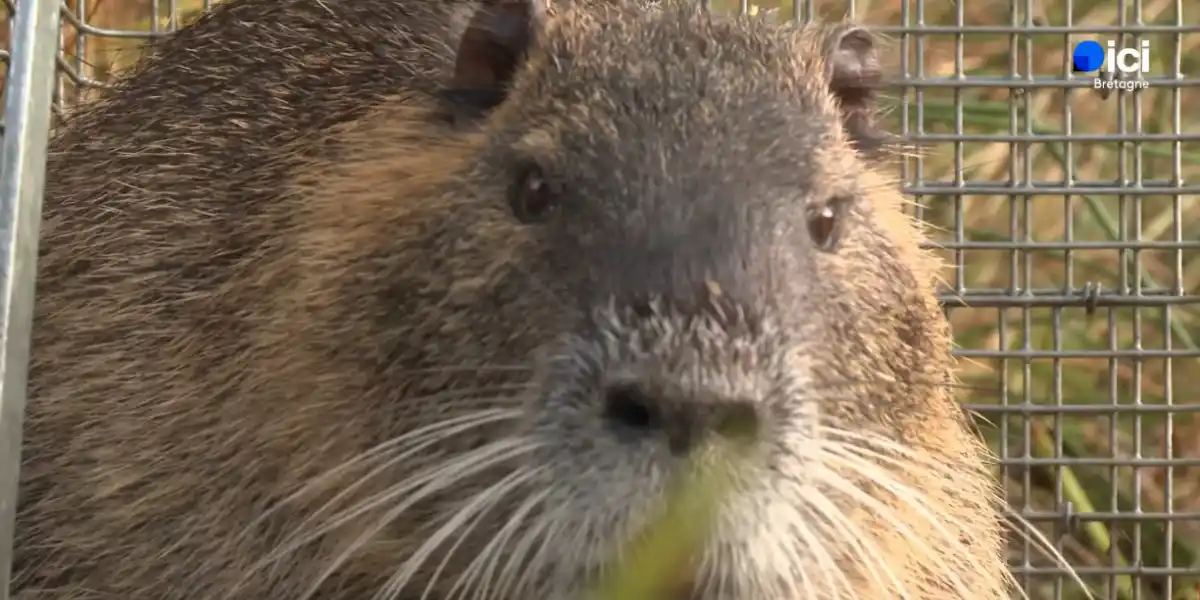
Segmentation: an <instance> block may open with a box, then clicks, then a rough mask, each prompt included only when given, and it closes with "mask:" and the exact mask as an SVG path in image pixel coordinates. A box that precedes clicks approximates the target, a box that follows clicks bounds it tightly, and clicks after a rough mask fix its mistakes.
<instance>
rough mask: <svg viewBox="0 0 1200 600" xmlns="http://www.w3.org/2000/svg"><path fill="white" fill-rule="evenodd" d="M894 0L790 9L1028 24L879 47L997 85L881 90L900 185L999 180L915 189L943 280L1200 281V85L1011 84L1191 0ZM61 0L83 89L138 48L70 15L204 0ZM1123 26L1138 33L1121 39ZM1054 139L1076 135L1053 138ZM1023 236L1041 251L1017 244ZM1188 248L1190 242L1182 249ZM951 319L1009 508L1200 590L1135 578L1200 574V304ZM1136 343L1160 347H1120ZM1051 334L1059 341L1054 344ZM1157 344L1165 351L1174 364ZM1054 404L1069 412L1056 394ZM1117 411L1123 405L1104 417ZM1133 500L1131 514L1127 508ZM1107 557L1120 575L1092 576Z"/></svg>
mask: <svg viewBox="0 0 1200 600" xmlns="http://www.w3.org/2000/svg"><path fill="white" fill-rule="evenodd" d="M6 1H7V2H12V0H6ZM892 1H893V0H862V1H859V2H856V3H855V4H854V5H853V10H851V9H850V6H851V5H850V0H823V1H820V2H809V1H807V0H802V1H801V3H800V4H801V7H802V14H804V15H813V16H815V17H816V18H818V19H823V20H832V19H841V18H845V17H852V18H854V19H855V20H858V21H861V22H865V23H869V24H877V25H885V26H901V25H905V26H911V27H915V26H917V25H918V24H924V25H928V26H942V27H944V26H953V25H955V24H959V25H966V26H968V27H982V26H1017V27H1027V28H1028V33H1015V34H1014V33H1011V32H1010V31H1004V32H1000V33H986V32H985V33H976V32H972V33H969V34H966V35H961V34H955V33H953V32H952V31H949V32H944V31H938V32H936V33H914V34H910V35H909V36H908V37H907V40H904V39H903V37H904V36H902V35H900V34H896V35H893V36H891V39H890V44H891V48H890V49H889V52H888V53H887V57H888V60H889V61H892V62H893V64H891V65H890V67H891V72H892V73H894V74H895V76H896V77H898V78H901V79H908V80H911V79H916V78H932V79H937V80H946V79H954V78H961V79H964V80H966V81H968V82H971V81H988V82H992V83H989V84H986V85H978V86H967V87H962V88H959V89H956V88H955V87H953V86H936V87H928V88H922V89H920V90H917V89H914V88H913V87H912V86H910V87H908V88H907V89H906V88H905V87H903V86H898V87H895V88H894V89H893V90H892V91H891V93H890V95H889V98H888V105H889V114H888V119H890V120H891V122H892V124H893V125H894V130H895V131H898V132H904V133H907V134H909V135H914V134H915V135H917V136H919V137H924V138H926V141H924V142H923V144H924V150H923V152H922V153H921V155H920V156H919V157H909V158H906V159H904V161H903V165H902V168H901V173H902V175H903V177H904V180H905V183H906V184H908V185H909V186H929V185H930V184H956V183H959V184H962V183H965V184H967V185H968V186H970V185H977V184H985V183H986V184H991V185H990V187H991V188H993V189H991V190H988V193H980V194H971V195H963V196H955V195H950V194H944V195H921V196H916V197H915V200H916V207H917V208H916V209H915V210H916V212H917V213H918V216H920V217H921V218H923V219H925V220H926V221H928V222H929V223H930V224H931V225H933V226H934V227H935V233H936V237H937V239H938V241H939V242H942V243H943V244H944V245H947V246H953V245H956V243H959V242H963V241H970V242H975V243H979V242H982V243H983V244H975V245H974V246H972V247H971V248H968V249H962V248H961V247H959V248H949V249H944V250H942V251H941V252H942V253H943V254H944V255H945V257H946V259H947V261H948V264H949V265H950V266H951V268H950V269H948V271H947V274H946V278H947V282H948V284H949V286H950V287H951V288H956V289H957V290H958V292H960V293H961V292H964V291H965V292H968V294H969V293H970V292H972V291H975V292H978V291H980V290H984V291H988V290H990V291H992V292H993V293H994V294H996V295H1001V296H1015V297H1020V296H1022V295H1027V294H1029V293H1032V292H1034V291H1050V292H1056V293H1057V294H1059V295H1063V294H1075V293H1078V292H1080V291H1082V290H1084V289H1085V288H1088V287H1094V286H1096V285H1099V286H1101V287H1100V289H1102V290H1115V291H1116V292H1122V293H1125V294H1129V295H1139V294H1145V295H1150V294H1152V293H1153V290H1165V293H1168V294H1170V293H1174V294H1176V295H1178V294H1180V293H1181V292H1182V293H1183V294H1191V295H1195V294H1197V293H1198V292H1197V291H1198V290H1200V260H1197V255H1198V253H1197V251H1196V250H1195V247H1196V244H1197V242H1198V241H1200V202H1197V200H1196V198H1195V197H1194V196H1190V195H1173V194H1172V193H1171V192H1170V189H1169V188H1170V187H1177V186H1181V185H1184V184H1185V182H1188V181H1192V182H1195V181H1197V180H1198V179H1200V177H1198V175H1200V145H1198V144H1196V143H1195V141H1194V139H1190V140H1188V141H1186V142H1183V141H1179V140H1175V141H1172V140H1170V139H1169V134H1171V133H1173V132H1174V133H1176V134H1183V135H1184V136H1192V137H1193V138H1194V137H1195V136H1196V134H1197V133H1200V127H1197V123H1200V89H1197V88H1196V87H1179V88H1175V87H1170V86H1160V87H1158V88H1154V87H1152V88H1150V89H1148V90H1145V91H1142V92H1139V93H1137V94H1122V93H1115V92H1114V93H1113V94H1111V95H1107V96H1105V95H1102V94H1101V93H1100V92H1098V91H1096V90H1091V89H1075V90H1073V91H1071V92H1069V93H1068V92H1066V91H1064V90H1062V89H1056V88H1053V87H1037V86H1033V85H1025V86H1021V84H1020V83H1019V82H1017V81H1015V80H1023V79H1026V78H1037V79H1045V78H1055V77H1058V78H1063V77H1065V76H1066V72H1067V64H1068V60H1069V58H1068V57H1069V55H1070V49H1071V48H1072V47H1073V45H1074V43H1076V42H1078V41H1081V40H1084V39H1096V40H1099V41H1102V42H1103V41H1104V40H1106V39H1112V38H1113V37H1116V36H1115V35H1112V34H1104V35H1092V34H1071V35H1069V36H1068V35H1067V34H1065V33H1064V32H1062V31H1061V30H1057V31H1047V32H1039V29H1043V30H1053V28H1055V27H1062V26H1064V25H1075V26H1079V27H1088V26H1102V25H1119V24H1126V23H1144V24H1149V25H1178V24H1185V23H1186V24H1191V25H1193V26H1195V25H1196V24H1197V23H1198V22H1200V7H1195V9H1194V11H1193V12H1192V13H1190V14H1187V15H1181V14H1179V12H1178V11H1180V10H1182V3H1181V2H1179V1H1176V0H1141V1H1130V2H1112V1H1110V0H1105V1H1100V0H1074V1H1072V0H1046V1H1039V2H1034V1H1032V0H1010V2H1007V3H1006V2H998V1H994V0H993V1H988V2H985V1H983V0H972V1H970V2H968V1H967V0H959V2H958V3H955V2H951V1H943V0H926V1H925V2H924V4H922V3H921V2H920V0H900V2H898V3H897V4H892V3H891V2H892ZM741 4H743V2H741V1H740V0H713V5H714V7H715V8H717V9H718V10H736V9H738V8H739V6H740V5H741ZM744 4H745V6H746V8H748V9H749V10H750V11H751V12H756V13H760V14H765V15H769V16H772V17H774V18H779V19H788V18H791V17H792V16H793V9H792V1H791V0H755V1H754V2H744ZM66 5H67V6H68V7H69V8H70V9H71V13H72V17H71V18H70V19H68V20H67V21H65V22H64V31H63V39H62V47H63V62H62V66H63V67H65V68H68V69H71V70H72V71H74V72H75V73H76V74H77V75H78V77H80V78H82V79H84V80H87V81H92V82H97V83H102V82H104V81H107V80H109V79H110V78H111V77H112V76H113V75H114V74H117V73H119V72H120V71H121V70H122V69H124V68H125V67H127V66H129V65H130V64H131V63H132V62H133V61H135V60H136V59H137V57H138V55H139V53H140V52H141V51H142V49H143V48H144V46H145V44H146V43H147V39H146V38H145V37H128V36H126V37H111V36H106V35H93V34H85V33H84V32H82V31H81V29H80V28H79V27H77V26H76V25H75V24H78V23H86V24H87V26H88V27H90V28H93V29H97V30H122V31H141V32H151V31H167V30H170V29H172V28H173V27H175V26H178V25H183V24H186V23H187V22H189V21H190V20H192V19H194V18H195V17H196V16H198V15H199V14H200V13H201V11H202V10H203V9H204V8H205V5H204V3H202V2H201V0H171V1H165V0H158V1H155V0H68V2H67V3H66ZM10 6H11V5H10ZM4 35H6V32H4ZM1145 39H1148V40H1150V43H1151V47H1152V49H1153V52H1152V57H1151V58H1152V62H1153V66H1152V69H1151V73H1150V76H1151V77H1155V76H1173V74H1174V73H1175V69H1174V65H1175V64H1176V61H1178V62H1179V63H1180V65H1181V68H1180V72H1181V73H1183V74H1184V76H1185V77H1187V76H1189V75H1190V76H1191V77H1193V78H1195V77H1197V76H1200V52H1197V47H1198V46H1200V33H1189V34H1185V35H1183V36H1182V37H1177V36H1176V35H1175V34H1148V35H1146V36H1145ZM3 41H4V42H5V43H7V39H5V40H3ZM1125 41H1126V45H1128V46H1132V45H1133V43H1132V40H1131V39H1130V38H1126V40H1125ZM1006 82H1007V83H1006ZM86 91H87V90H86V89H81V88H79V87H78V86H76V85H74V84H72V83H71V82H70V81H68V80H64V84H63V85H62V87H61V94H62V97H63V98H65V99H68V100H74V99H77V98H79V97H81V95H83V93H84V92H86ZM956 133H958V134H960V135H954V134H956ZM1068 133H1070V134H1072V135H1075V136H1082V137H1083V138H1085V139H1083V140H1081V141H1068V140H1065V139H1064V134H1068ZM1114 133H1129V134H1134V133H1142V134H1146V135H1147V136H1149V137H1148V138H1147V139H1145V140H1140V141H1132V142H1127V143H1119V142H1114V141H1111V140H1097V139H1091V140H1089V139H1086V138H1088V137H1089V136H1093V137H1094V136H1099V135H1103V134H1114ZM1006 135H1016V136H1025V137H1026V138H1028V137H1029V136H1034V135H1042V136H1045V137H1044V139H1040V140H1036V141H1033V142H1032V143H1026V142H1025V141H1017V142H1013V141H1010V140H1005V139H1002V138H1003V136H1006ZM955 137H959V138H967V139H966V141H962V140H955V139H953V138H955ZM1030 181H1033V182H1040V183H1048V184H1050V185H1068V184H1071V183H1075V184H1080V183H1092V184H1107V185H1108V186H1109V187H1120V186H1122V185H1125V186H1127V187H1128V186H1131V185H1136V184H1137V183H1139V182H1142V183H1147V184H1149V183H1150V182H1153V181H1159V182H1166V185H1167V186H1168V187H1167V189H1164V190H1163V193H1162V194H1158V195H1155V194H1141V195H1126V196H1120V195H1117V194H1112V193H1107V194H1100V193H1097V194H1092V195H1089V194H1086V193H1082V192H1081V193H1077V194H1073V195H1070V196H1066V197H1064V195H1063V194H1061V193H1057V194H1049V193H1048V194H1044V195H1043V194H1034V195H1023V196H1008V195H1006V194H1003V193H996V192H1002V191H1004V190H1003V188H1006V187H1020V186H1023V185H1025V184H1027V183H1029V182H1030ZM996 188H999V189H996ZM1131 241H1137V242H1146V241H1157V242H1165V244H1160V245H1159V246H1157V247H1153V244H1151V245H1150V246H1152V247H1141V248H1129V246H1130V245H1134V246H1136V245H1137V244H1136V243H1134V244H1130V243H1129V242H1131ZM1180 241H1182V243H1179V244H1176V245H1175V247H1174V248H1172V247H1171V245H1172V244H1171V243H1172V242H1176V243H1178V242H1180ZM1014 242H1015V243H1016V244H1014ZM1064 242H1071V244H1072V245H1074V246H1075V247H1074V248H1067V247H1066V246H1067V245H1066V244H1064ZM1030 243H1034V245H1035V246H1036V247H1034V248H1024V249H1014V248H1013V246H1014V245H1028V244H1030ZM1122 244H1124V247H1122ZM1185 244H1190V246H1189V247H1188V248H1187V249H1183V248H1182V246H1183V245H1185ZM1081 298H1082V296H1081ZM949 316H950V319H951V322H952V324H953V326H954V330H955V337H956V343H957V346H958V348H959V350H960V354H961V355H962V356H963V358H962V359H961V365H960V366H961V379H962V381H963V384H964V385H963V387H962V390H961V397H962V400H963V402H964V404H965V405H967V406H968V407H969V408H971V409H972V412H973V414H975V415H976V417H977V422H978V423H979V426H980V431H981V433H982V434H983V435H984V436H985V437H986V438H987V439H988V440H989V441H990V442H991V444H992V446H993V448H994V449H995V451H996V452H997V454H998V455H1002V458H1003V459H1004V461H1003V464H1002V466H1001V467H999V468H998V469H997V476H998V477H1001V478H1002V479H1003V480H1004V481H1005V482H1006V487H1007V489H1008V494H1009V500H1010V501H1011V503H1012V507H1013V511H1014V512H1015V513H1016V514H1023V515H1025V516H1026V517H1027V519H1028V520H1029V521H1031V522H1033V523H1034V525H1036V526H1037V527H1038V529H1039V531H1041V533H1042V534H1043V535H1045V536H1047V537H1048V539H1050V540H1052V541H1053V542H1054V543H1055V544H1056V545H1057V548H1058V549H1059V551H1060V552H1061V553H1062V554H1063V555H1064V556H1065V557H1066V558H1067V560H1068V562H1069V563H1070V564H1071V566H1072V567H1074V569H1075V570H1076V571H1078V572H1079V573H1080V575H1081V578H1082V579H1083V581H1084V582H1086V584H1087V586H1088V587H1089V588H1090V591H1091V593H1092V594H1094V595H1095V597H1097V598H1119V599H1120V600H1134V599H1135V598H1141V599H1145V600H1175V599H1179V598H1188V599H1192V598H1200V583H1198V581H1200V577H1196V576H1193V575H1190V574H1188V575H1183V574H1179V575H1176V576H1175V577H1174V580H1173V582H1171V583H1169V584H1168V582H1167V579H1166V578H1165V577H1163V576H1161V574H1160V575H1154V574H1147V575H1142V576H1139V575H1137V572H1138V569H1139V568H1141V569H1144V570H1145V571H1144V572H1145V573H1149V572H1150V571H1152V570H1154V569H1159V568H1162V567H1166V566H1168V565H1169V566H1171V567H1173V568H1174V569H1177V570H1181V571H1182V570H1186V569H1191V570H1193V571H1195V570H1197V569H1200V469H1198V468H1197V466H1198V465H1200V461H1196V459H1197V458H1198V457H1200V424H1198V423H1197V422H1196V420H1195V418H1194V416H1193V413H1192V412H1191V411H1192V410H1194V409H1195V407H1196V406H1197V405H1200V376H1198V377H1189V375H1191V374H1193V373H1192V372H1194V371H1200V360H1197V356H1200V354H1198V352H1200V351H1198V350H1197V343H1196V340H1197V338H1200V306H1197V305H1196V304H1179V305H1176V306H1173V307H1171V308H1169V309H1164V308H1162V307H1146V306H1142V307H1140V308H1139V307H1133V306H1126V307H1114V308H1108V307H1101V308H1099V309H1097V310H1095V311H1088V310H1087V309H1086V308H1085V306H1084V303H1083V302H1082V300H1081V301H1080V302H1077V303H1075V304H1074V305H1073V306H1067V307H1061V306H1060V307H1050V306H1047V307H1033V308H1028V307H1026V308H1022V307H1021V306H1017V305H1015V303H1014V305H1013V306H1012V307H1008V308H996V307H994V306H990V307H989V306H976V307H970V306H967V307H955V308H953V309H951V310H949ZM1135 349H1143V350H1146V351H1148V352H1151V353H1153V352H1156V351H1157V352H1158V353H1159V356H1156V357H1140V358H1139V357H1134V356H1131V355H1130V354H1131V353H1130V352H1129V351H1131V350H1135ZM1054 350H1057V351H1060V352H1059V354H1060V355H1059V356H1057V357H1055V356H1053V355H1052V353H1051V351H1054ZM1164 350H1169V351H1170V352H1174V353H1176V354H1177V356H1176V357H1175V358H1174V359H1168V358H1166V357H1164V356H1163V355H1162V354H1163V351H1164ZM1123 353H1124V354H1123ZM1006 404H1007V405H1010V406H1013V405H1023V404H1028V405H1032V406H1033V407H1034V408H1033V409H1032V410H1029V411H1026V412H1025V414H1021V413H1019V412H1018V411H1016V410H1014V409H1011V408H1010V409H1009V410H1008V411H997V410H989V407H993V408H994V407H997V406H1001V405H1006ZM1058 404H1062V405H1065V406H1066V409H1065V411H1069V412H1065V413H1060V414H1055V411H1054V410H1049V409H1051V408H1053V407H1054V406H1055V405H1058ZM1167 404H1176V405H1180V406H1179V407H1178V411H1176V413H1175V414H1172V413H1171V412H1168V411H1163V410H1155V408H1156V407H1159V408H1161V407H1162V406H1164V405H1167ZM1114 405H1116V406H1118V407H1119V408H1118V410H1117V411H1116V414H1114V410H1113V408H1112V407H1113V406H1114ZM1106 407H1107V408H1106ZM1138 407H1141V408H1138ZM1031 457H1032V458H1037V459H1051V460H1041V461H1039V462H1038V463H1037V464H1036V465H1035V467H1032V468H1022V467H1021V466H1020V465H1019V464H1018V463H1020V462H1021V460H1022V459H1028V458H1031ZM1054 459H1057V460H1054ZM1074 459H1082V460H1074ZM1114 459H1115V460H1114ZM1189 461H1192V462H1189ZM1026 462H1027V461H1026ZM1113 463H1122V464H1123V465H1125V464H1135V466H1114V464H1113ZM1193 463H1195V464H1193ZM1066 502H1069V503H1070V505H1071V507H1072V511H1073V513H1074V516H1073V517H1070V516H1069V515H1066V516H1064V517H1063V518H1057V519H1049V518H1042V517H1045V516H1047V515H1054V514H1060V513H1062V512H1063V508H1062V507H1063V506H1064V503H1066ZM1138 513H1146V514H1143V515H1141V516H1142V517H1143V518H1141V519H1134V518H1132V517H1133V516H1135V515H1137V514H1138ZM1165 513H1172V514H1173V515H1174V516H1171V517H1165ZM1068 517H1069V518H1068ZM1015 529H1016V530H1017V531H1018V532H1019V531H1020V530H1021V528H1020V527H1019V526H1017V527H1015ZM1023 537H1024V536H1022V535H1020V534H1019V533H1018V535H1015V536H1014V537H1013V539H1014V543H1013V545H1012V559H1013V563H1014V565H1017V566H1018V573H1020V572H1021V567H1022V566H1024V567H1025V568H1026V570H1028V567H1036V569H1034V570H1036V571H1038V572H1039V573H1045V574H1038V575H1033V576H1025V577H1022V576H1020V575H1019V579H1021V581H1022V582H1023V583H1024V585H1025V586H1026V592H1027V593H1028V594H1029V595H1030V597H1031V598H1032V599H1033V600H1040V599H1042V598H1047V599H1048V598H1056V597H1059V596H1056V594H1061V597H1062V598H1065V599H1068V600H1074V599H1077V598H1084V597H1086V595H1085V593H1084V591H1083V590H1082V589H1081V588H1080V587H1079V586H1077V585H1076V584H1075V583H1072V581H1071V579H1070V578H1063V577H1059V576H1055V575H1054V573H1055V569H1054V563H1053V561H1052V560H1050V559H1049V558H1048V557H1047V556H1046V555H1045V553H1044V552H1039V551H1038V550H1037V549H1036V547H1031V546H1029V545H1026V544H1025V543H1024V542H1023V541H1022V540H1023ZM1113 567H1115V568H1117V569H1119V570H1122V571H1121V573H1119V574H1117V575H1115V576H1114V575H1111V574H1105V571H1106V570H1111V569H1112V568H1113ZM1059 572H1061V571H1059ZM622 600H626V599H622Z"/></svg>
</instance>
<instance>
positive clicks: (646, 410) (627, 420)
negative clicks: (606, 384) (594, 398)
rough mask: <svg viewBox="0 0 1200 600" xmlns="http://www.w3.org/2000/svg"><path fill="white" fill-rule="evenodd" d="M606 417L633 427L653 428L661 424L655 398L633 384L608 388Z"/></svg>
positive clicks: (605, 405)
mask: <svg viewBox="0 0 1200 600" xmlns="http://www.w3.org/2000/svg"><path fill="white" fill-rule="evenodd" d="M604 417H605V418H607V419H608V420H609V421H611V422H613V423H616V424H619V425H622V426H625V427H629V428H632V429H652V428H656V427H658V426H659V424H660V420H659V414H658V412H657V411H656V410H655V408H654V402H653V400H652V399H651V398H650V397H649V396H647V395H646V393H645V392H643V391H642V390H640V389H638V388H637V387H636V386H632V385H618V386H613V387H611V388H609V389H608V392H607V394H606V395H605V398H604Z"/></svg>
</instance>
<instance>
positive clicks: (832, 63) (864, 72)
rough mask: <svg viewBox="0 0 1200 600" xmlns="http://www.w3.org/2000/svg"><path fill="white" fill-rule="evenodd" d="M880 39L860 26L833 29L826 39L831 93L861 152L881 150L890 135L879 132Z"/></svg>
mask: <svg viewBox="0 0 1200 600" xmlns="http://www.w3.org/2000/svg"><path fill="white" fill-rule="evenodd" d="M876 46H877V36H876V35H875V34H874V33H873V32H872V31H870V30H869V29H867V28H865V27H862V26H860V25H856V24H844V25H840V26H837V27H834V28H832V29H831V30H830V31H829V34H828V35H827V36H826V38H825V47H824V49H823V50H824V53H825V66H826V69H827V71H828V73H827V76H828V78H829V91H830V93H832V94H833V97H834V98H835V99H836V100H837V102H838V107H839V109H840V110H841V113H842V125H843V126H844V127H845V129H846V132H847V133H848V134H849V135H850V137H851V139H853V140H854V141H855V143H856V144H857V145H858V146H859V148H860V149H861V150H864V151H868V152H870V151H873V150H878V149H879V148H880V147H881V146H884V145H886V144H887V142H888V141H890V136H888V135H887V134H886V133H884V132H882V131H881V130H879V129H877V127H876V123H875V114H874V113H875V109H876V101H877V94H878V92H879V88H880V83H881V82H882V80H883V70H882V68H881V66H880V60H879V49H878V48H877V47H876Z"/></svg>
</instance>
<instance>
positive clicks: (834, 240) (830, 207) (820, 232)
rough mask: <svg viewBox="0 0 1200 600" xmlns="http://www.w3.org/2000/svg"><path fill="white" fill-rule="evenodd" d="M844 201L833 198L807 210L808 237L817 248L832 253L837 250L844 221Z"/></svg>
mask: <svg viewBox="0 0 1200 600" xmlns="http://www.w3.org/2000/svg"><path fill="white" fill-rule="evenodd" d="M846 204H847V202H846V200H845V199H842V198H835V199H832V200H830V201H828V202H825V203H823V204H818V205H816V206H812V207H810V208H809V209H808V235H809V237H810V238H811V239H812V241H813V244H816V246H817V248H818V249H820V250H822V251H825V252H832V251H833V250H835V249H836V248H837V244H838V242H839V241H840V238H841V235H842V228H843V223H842V222H843V221H844V220H845V218H844V217H845V212H846Z"/></svg>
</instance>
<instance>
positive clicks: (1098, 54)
mask: <svg viewBox="0 0 1200 600" xmlns="http://www.w3.org/2000/svg"><path fill="white" fill-rule="evenodd" d="M1071 70H1072V71H1074V72H1076V73H1096V74H1097V75H1103V76H1101V77H1096V81H1095V88H1096V89H1144V88H1146V87H1149V83H1148V82H1147V81H1146V80H1145V78H1144V77H1143V76H1144V75H1145V74H1146V73H1149V72H1150V42H1149V40H1142V42H1141V44H1139V45H1138V47H1137V48H1117V43H1116V42H1115V41H1113V40H1108V41H1107V42H1105V44H1104V45H1103V46H1102V45H1100V42H1095V41H1092V40H1087V41H1083V42H1079V43H1078V44H1075V49H1074V50H1073V51H1072V52H1071ZM1118 74H1120V76H1117V75H1118ZM1131 76H1133V77H1131Z"/></svg>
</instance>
